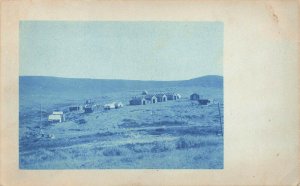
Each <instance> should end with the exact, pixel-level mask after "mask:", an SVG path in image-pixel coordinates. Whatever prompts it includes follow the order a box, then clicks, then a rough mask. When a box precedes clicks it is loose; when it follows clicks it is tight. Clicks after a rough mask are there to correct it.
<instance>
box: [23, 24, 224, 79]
mask: <svg viewBox="0 0 300 186" xmlns="http://www.w3.org/2000/svg"><path fill="white" fill-rule="evenodd" d="M20 75H42V76H58V77H71V78H97V79H134V80H184V79H191V78H195V77H200V76H204V75H223V23H221V22H96V21H89V22H70V21H22V22H21V23H20Z"/></svg>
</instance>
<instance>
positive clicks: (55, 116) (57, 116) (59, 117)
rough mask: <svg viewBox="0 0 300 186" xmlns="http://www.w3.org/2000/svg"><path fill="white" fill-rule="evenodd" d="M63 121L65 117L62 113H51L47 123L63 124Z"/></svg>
mask: <svg viewBox="0 0 300 186" xmlns="http://www.w3.org/2000/svg"><path fill="white" fill-rule="evenodd" d="M64 121H65V115H64V113H63V112H62V111H53V112H52V114H50V115H49V116H48V122H53V123H55V122H59V123H61V122H64Z"/></svg>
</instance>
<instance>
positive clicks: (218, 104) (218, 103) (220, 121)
mask: <svg viewBox="0 0 300 186" xmlns="http://www.w3.org/2000/svg"><path fill="white" fill-rule="evenodd" d="M218 110H219V117H220V126H221V133H222V136H223V125H222V117H221V111H220V103H219V102H218Z"/></svg>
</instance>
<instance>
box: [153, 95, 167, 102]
mask: <svg viewBox="0 0 300 186" xmlns="http://www.w3.org/2000/svg"><path fill="white" fill-rule="evenodd" d="M155 96H156V98H157V102H166V101H167V100H168V97H167V96H166V94H156V95H155Z"/></svg>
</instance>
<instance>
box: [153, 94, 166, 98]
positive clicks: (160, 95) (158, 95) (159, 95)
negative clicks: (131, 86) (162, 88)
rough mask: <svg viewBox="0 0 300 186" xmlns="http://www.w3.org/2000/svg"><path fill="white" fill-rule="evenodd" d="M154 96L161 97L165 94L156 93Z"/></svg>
mask: <svg viewBox="0 0 300 186" xmlns="http://www.w3.org/2000/svg"><path fill="white" fill-rule="evenodd" d="M155 96H156V97H163V96H166V94H156V95H155Z"/></svg>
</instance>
